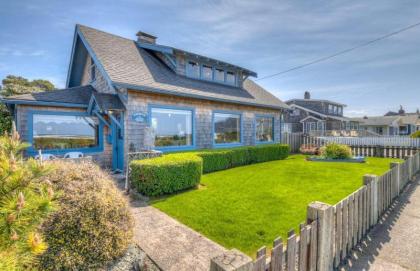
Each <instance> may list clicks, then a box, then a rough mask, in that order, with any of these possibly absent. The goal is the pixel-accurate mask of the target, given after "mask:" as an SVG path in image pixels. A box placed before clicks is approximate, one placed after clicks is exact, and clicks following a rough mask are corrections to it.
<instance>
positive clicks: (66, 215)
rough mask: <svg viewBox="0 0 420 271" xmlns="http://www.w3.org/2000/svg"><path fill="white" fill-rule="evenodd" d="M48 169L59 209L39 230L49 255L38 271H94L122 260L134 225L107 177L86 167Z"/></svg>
mask: <svg viewBox="0 0 420 271" xmlns="http://www.w3.org/2000/svg"><path fill="white" fill-rule="evenodd" d="M51 165H52V166H53V167H54V168H55V170H54V171H53V172H52V173H51V174H49V175H48V176H47V178H48V180H49V181H50V182H51V183H52V185H53V186H54V187H55V188H56V189H58V190H59V191H60V192H61V196H60V198H59V205H60V209H59V211H57V212H55V213H53V214H52V215H51V216H50V217H49V218H48V219H47V220H46V221H45V223H44V224H43V227H42V231H43V233H44V235H45V236H46V242H47V243H48V249H47V250H46V252H45V253H44V254H43V255H42V256H41V259H40V262H41V265H40V269H42V270H90V269H97V268H101V267H103V266H104V265H106V264H107V263H108V262H110V261H112V260H114V259H116V258H117V257H119V256H120V255H122V254H123V253H124V252H125V250H126V248H127V246H128V245H129V243H130V241H131V238H132V226H133V220H132V217H131V214H130V210H129V208H128V203H127V201H126V199H125V198H124V197H123V195H122V194H121V193H120V191H119V190H118V189H117V188H116V187H115V185H114V183H113V181H112V180H111V179H110V177H109V175H108V174H107V173H105V172H103V171H102V170H101V169H100V168H99V167H98V166H97V165H95V164H93V163H91V162H82V163H72V162H65V161H54V162H51Z"/></svg>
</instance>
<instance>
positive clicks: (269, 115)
mask: <svg viewBox="0 0 420 271" xmlns="http://www.w3.org/2000/svg"><path fill="white" fill-rule="evenodd" d="M259 118H271V121H272V130H273V131H272V133H273V140H271V141H258V140H257V119H259ZM275 121H276V118H275V116H274V115H272V114H255V118H254V140H255V144H273V143H275V142H276V129H275Z"/></svg>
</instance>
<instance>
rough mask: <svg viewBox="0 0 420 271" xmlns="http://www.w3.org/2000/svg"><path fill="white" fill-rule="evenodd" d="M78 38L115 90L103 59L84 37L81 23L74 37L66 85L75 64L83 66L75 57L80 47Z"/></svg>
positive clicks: (77, 26)
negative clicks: (75, 60)
mask: <svg viewBox="0 0 420 271" xmlns="http://www.w3.org/2000/svg"><path fill="white" fill-rule="evenodd" d="M78 40H80V42H81V43H82V45H83V46H84V48H85V49H86V51H87V53H88V54H89V56H90V57H91V58H92V60H93V63H94V64H95V66H96V68H97V69H98V70H99V72H100V73H101V74H102V76H103V78H104V79H105V80H106V82H107V83H108V85H109V86H110V87H111V88H114V90H115V87H114V84H113V82H112V80H111V78H110V77H109V75H108V73H107V72H106V71H105V68H104V67H103V65H102V63H101V61H99V59H98V57H97V56H96V54H95V52H94V51H93V49H92V48H91V47H90V45H89V42H88V41H87V40H86V38H85V37H84V35H83V33H82V31H80V26H79V25H76V30H75V36H74V38H73V48H72V52H71V57H70V66H69V71H68V74H67V84H66V86H67V87H69V84H70V78H71V75H72V72H74V71H73V70H74V69H75V67H74V65H79V66H81V64H80V63H74V58H75V56H76V51H77V49H78V47H77V41H78ZM83 68H84V67H79V69H83Z"/></svg>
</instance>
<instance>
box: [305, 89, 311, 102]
mask: <svg viewBox="0 0 420 271" xmlns="http://www.w3.org/2000/svg"><path fill="white" fill-rule="evenodd" d="M303 97H304V99H305V100H310V99H311V93H310V92H309V91H305V94H304V96H303Z"/></svg>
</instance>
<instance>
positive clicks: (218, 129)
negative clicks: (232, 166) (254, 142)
mask: <svg viewBox="0 0 420 271" xmlns="http://www.w3.org/2000/svg"><path fill="white" fill-rule="evenodd" d="M213 118H214V119H213V122H214V143H215V144H234V143H241V115H240V114H227V113H214V116H213Z"/></svg>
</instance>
